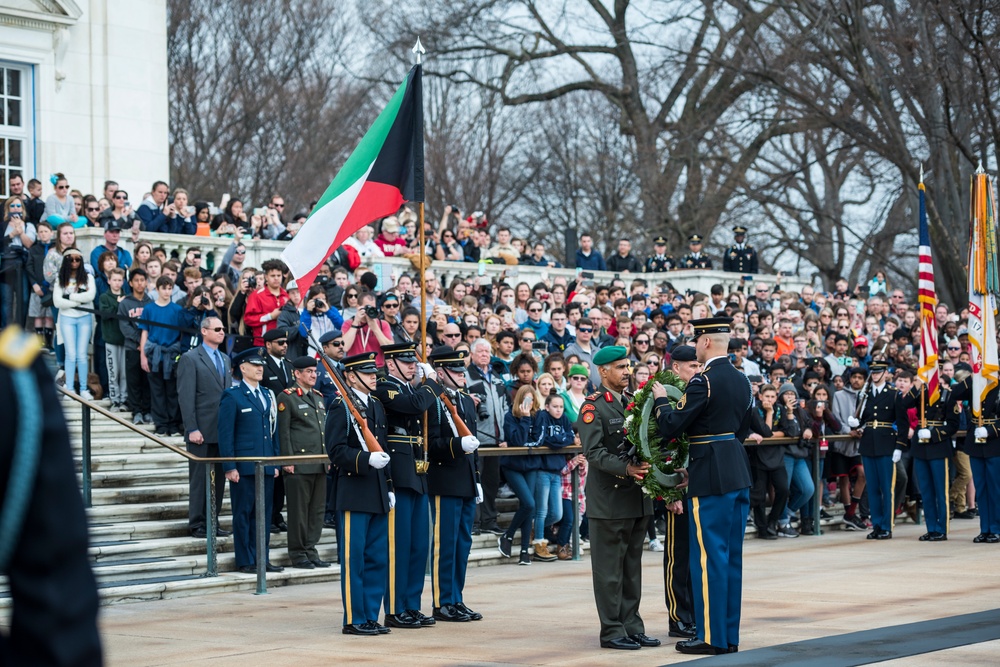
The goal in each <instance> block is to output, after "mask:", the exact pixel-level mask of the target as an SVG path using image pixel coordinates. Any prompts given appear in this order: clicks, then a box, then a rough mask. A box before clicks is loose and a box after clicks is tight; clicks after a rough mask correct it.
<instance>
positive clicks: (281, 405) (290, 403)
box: [278, 385, 326, 475]
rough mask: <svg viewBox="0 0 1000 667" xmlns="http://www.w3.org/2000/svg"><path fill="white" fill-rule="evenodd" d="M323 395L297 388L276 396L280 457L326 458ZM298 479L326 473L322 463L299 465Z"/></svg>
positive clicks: (296, 470) (296, 467) (286, 390)
mask: <svg viewBox="0 0 1000 667" xmlns="http://www.w3.org/2000/svg"><path fill="white" fill-rule="evenodd" d="M325 427H326V408H325V407H323V394H321V393H320V392H318V391H316V390H315V389H312V390H306V389H303V388H301V387H299V386H298V385H296V386H294V387H292V388H290V389H285V390H284V391H282V392H279V393H278V438H279V439H278V442H280V443H281V455H282V456H305V455H307V454H316V455H324V454H326V444H325V443H326V439H325V437H324V436H325V434H324V429H325ZM295 473H296V474H297V475H310V474H317V473H326V464H325V463H322V462H320V463H300V464H296V466H295Z"/></svg>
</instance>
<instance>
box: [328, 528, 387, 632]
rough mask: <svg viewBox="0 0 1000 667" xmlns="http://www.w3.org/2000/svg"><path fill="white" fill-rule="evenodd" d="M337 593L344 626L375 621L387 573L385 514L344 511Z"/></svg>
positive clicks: (383, 593)
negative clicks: (341, 601) (342, 601)
mask: <svg viewBox="0 0 1000 667" xmlns="http://www.w3.org/2000/svg"><path fill="white" fill-rule="evenodd" d="M339 520H340V525H341V526H342V530H343V535H344V544H343V549H342V551H343V556H342V557H341V561H340V593H341V597H342V598H343V600H344V625H360V624H362V623H365V622H367V621H378V617H379V607H380V606H381V605H382V597H383V596H384V595H385V585H386V581H387V578H388V574H389V528H388V527H389V518H388V515H386V514H371V513H369V512H351V511H344V512H341V513H340V516H339Z"/></svg>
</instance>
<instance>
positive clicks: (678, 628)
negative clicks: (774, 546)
mask: <svg viewBox="0 0 1000 667" xmlns="http://www.w3.org/2000/svg"><path fill="white" fill-rule="evenodd" d="M775 539H777V537H775ZM667 634H668V635H669V636H670V637H684V638H686V639H691V638H692V637H694V636H695V635H696V634H697V632H696V631H695V629H694V624H693V623H685V622H684V621H677V622H676V623H674V622H673V621H670V632H669V633H667Z"/></svg>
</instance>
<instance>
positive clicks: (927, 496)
mask: <svg viewBox="0 0 1000 667" xmlns="http://www.w3.org/2000/svg"><path fill="white" fill-rule="evenodd" d="M910 394H911V395H914V396H919V394H920V392H918V391H917V390H916V389H912V390H910ZM918 400H919V399H918ZM923 400H924V401H925V405H924V419H925V420H926V421H925V422H922V423H921V424H920V425H919V426H918V427H917V429H918V430H917V432H916V433H914V434H913V440H912V441H911V442H910V458H911V460H912V461H913V473H914V475H915V476H916V478H917V486H918V487H919V488H920V498H921V501H922V503H923V507H924V522H925V523H926V524H927V533H925V534H924V535H921V536H920V540H921V541H922V542H928V541H929V542H937V541H940V540H945V539H948V517H949V514H950V508H949V507H948V482H949V471H948V459H949V458H950V457H951V455H952V452H954V451H955V447H954V445H953V444H952V442H953V441H952V438H954V437H955V432H956V431H958V425H959V416H960V414H961V413H960V411H956V410H955V408H956V406H957V405H958V404H957V403H955V397H954V394H953V392H952V391H951V390H950V389H949V388H948V387H942V388H941V395H940V396H939V397H938V400H937V401H935V402H934V405H930V404H929V403H930V396H928V395H926V392H925V393H924V398H923ZM924 425H926V427H927V430H928V431H930V435H931V437H930V440H928V441H927V442H921V441H920V438H919V429H921V428H923V426H924Z"/></svg>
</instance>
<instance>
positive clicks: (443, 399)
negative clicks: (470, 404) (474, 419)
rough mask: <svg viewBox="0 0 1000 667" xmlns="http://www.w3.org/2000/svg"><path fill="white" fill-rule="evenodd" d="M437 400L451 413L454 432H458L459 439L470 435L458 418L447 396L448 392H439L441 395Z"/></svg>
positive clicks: (462, 421) (470, 432)
mask: <svg viewBox="0 0 1000 667" xmlns="http://www.w3.org/2000/svg"><path fill="white" fill-rule="evenodd" d="M438 398H440V399H441V403H443V404H444V407H446V408H448V412H450V413H451V418H452V420H453V421H454V422H455V430H457V431H458V435H459V437H461V438H464V437H465V436H467V435H472V431H470V430H469V427H468V426H466V424H465V421H464V420H463V419H462V418H461V417H460V416H459V414H458V408H456V407H455V404H454V403H452V402H451V398H450V397H449V396H448V391H447V390H445V391H443V392H441V395H440V396H439V397H438Z"/></svg>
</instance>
